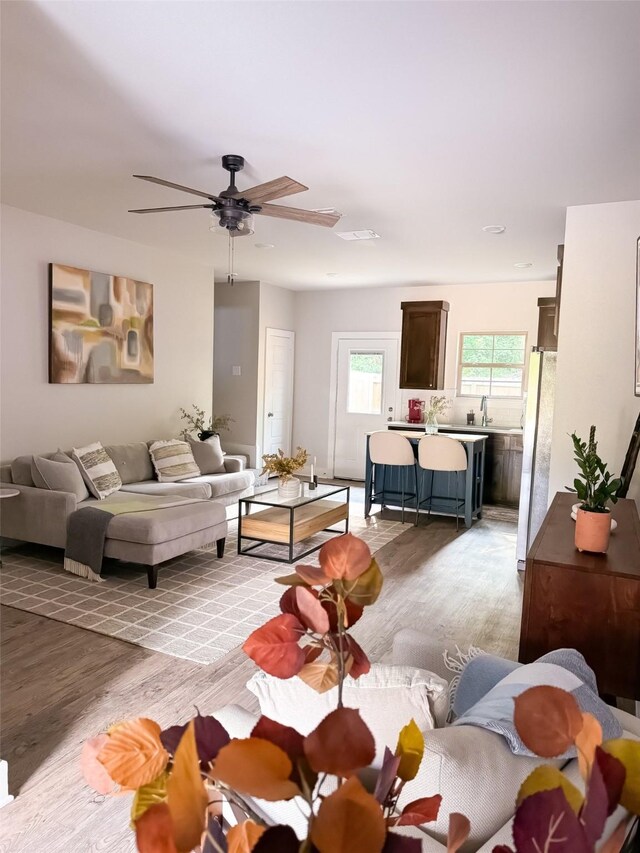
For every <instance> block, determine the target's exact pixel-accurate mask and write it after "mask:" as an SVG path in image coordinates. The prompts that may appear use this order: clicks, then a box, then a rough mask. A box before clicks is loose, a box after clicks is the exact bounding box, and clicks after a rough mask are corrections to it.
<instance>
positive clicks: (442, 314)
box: [400, 302, 449, 389]
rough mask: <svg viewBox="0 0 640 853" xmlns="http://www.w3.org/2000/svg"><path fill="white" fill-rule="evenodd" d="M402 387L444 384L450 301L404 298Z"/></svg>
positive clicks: (434, 386)
mask: <svg viewBox="0 0 640 853" xmlns="http://www.w3.org/2000/svg"><path fill="white" fill-rule="evenodd" d="M400 307H401V308H402V348H401V352H400V387H401V388H419V389H427V388H429V389H436V388H444V357H445V346H446V342H447V314H448V312H449V303H448V302H402V303H401V306H400Z"/></svg>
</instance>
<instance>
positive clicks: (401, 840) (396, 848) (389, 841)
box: [382, 832, 422, 853]
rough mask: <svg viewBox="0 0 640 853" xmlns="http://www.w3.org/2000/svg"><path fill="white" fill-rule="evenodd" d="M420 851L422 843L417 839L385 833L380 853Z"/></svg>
mask: <svg viewBox="0 0 640 853" xmlns="http://www.w3.org/2000/svg"><path fill="white" fill-rule="evenodd" d="M421 850H422V841H420V839H419V838H409V837H408V836H406V835H396V833H395V832H387V837H386V838H385V841H384V847H383V848H382V853H420V851H421Z"/></svg>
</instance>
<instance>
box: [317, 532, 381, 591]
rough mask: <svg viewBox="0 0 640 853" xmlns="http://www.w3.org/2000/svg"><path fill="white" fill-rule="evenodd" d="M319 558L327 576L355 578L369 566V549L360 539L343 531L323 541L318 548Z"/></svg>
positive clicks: (346, 578)
mask: <svg viewBox="0 0 640 853" xmlns="http://www.w3.org/2000/svg"><path fill="white" fill-rule="evenodd" d="M319 560H320V565H321V567H322V570H323V571H324V573H325V575H327V577H330V578H336V579H337V578H344V579H345V580H355V578H357V577H360V575H362V574H364V572H366V571H367V569H368V568H369V565H370V563H371V551H370V549H369V546H368V545H367V543H366V542H364V541H363V540H362V539H359V538H358V537H357V536H354V535H353V534H352V533H345V534H344V536H336V537H334V538H333V539H330V540H329V541H328V542H325V544H324V545H323V546H322V548H321V549H320V554H319Z"/></svg>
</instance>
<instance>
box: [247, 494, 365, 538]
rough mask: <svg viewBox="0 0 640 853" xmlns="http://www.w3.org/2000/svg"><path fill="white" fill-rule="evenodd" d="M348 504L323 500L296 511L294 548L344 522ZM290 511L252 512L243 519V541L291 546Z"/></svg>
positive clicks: (275, 508) (267, 510) (278, 508)
mask: <svg viewBox="0 0 640 853" xmlns="http://www.w3.org/2000/svg"><path fill="white" fill-rule="evenodd" d="M348 515H349V504H348V503H344V502H343V503H338V502H336V501H328V500H320V501H315V502H314V503H311V504H307V505H306V506H300V507H296V509H295V516H294V522H293V540H292V541H293V544H297V543H298V542H302V540H303V539H308V538H309V537H310V536H313V535H314V534H315V533H319V532H320V531H321V530H325V529H326V528H327V527H331V525H333V524H337V522H339V521H345V520H346V518H347V516H348ZM290 518H291V516H290V510H289V509H288V508H286V507H269V508H268V509H262V510H260V511H259V512H253V513H251V514H250V515H246V516H245V517H244V518H243V519H242V537H243V539H244V538H246V539H263V540H264V541H265V542H278V543H282V544H283V545H288V544H289V541H290V540H289V536H290V526H289V525H290Z"/></svg>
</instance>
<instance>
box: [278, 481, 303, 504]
mask: <svg viewBox="0 0 640 853" xmlns="http://www.w3.org/2000/svg"><path fill="white" fill-rule="evenodd" d="M278 494H279V495H280V497H281V498H285V499H286V500H293V499H294V498H299V497H300V480H299V479H298V478H297V477H286V478H285V477H281V478H280V479H279V480H278Z"/></svg>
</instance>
